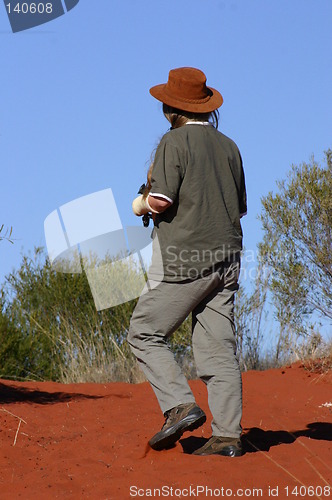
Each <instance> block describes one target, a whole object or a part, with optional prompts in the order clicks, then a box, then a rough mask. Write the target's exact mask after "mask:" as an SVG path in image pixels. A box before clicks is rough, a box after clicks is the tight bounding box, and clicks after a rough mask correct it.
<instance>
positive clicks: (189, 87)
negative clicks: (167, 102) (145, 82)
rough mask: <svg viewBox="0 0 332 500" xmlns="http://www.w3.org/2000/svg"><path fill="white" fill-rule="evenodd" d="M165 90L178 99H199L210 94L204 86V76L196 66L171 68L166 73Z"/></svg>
mask: <svg viewBox="0 0 332 500" xmlns="http://www.w3.org/2000/svg"><path fill="white" fill-rule="evenodd" d="M165 92H166V93H167V94H169V95H170V96H174V97H177V98H179V99H183V98H185V99H190V100H201V99H205V98H206V97H207V96H209V95H211V91H210V89H208V87H207V86H206V76H205V74H204V73H203V71H201V70H199V69H196V68H177V69H172V70H171V71H170V72H169V75H168V82H167V84H166V87H165Z"/></svg>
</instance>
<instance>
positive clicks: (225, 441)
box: [193, 436, 242, 457]
mask: <svg viewBox="0 0 332 500" xmlns="http://www.w3.org/2000/svg"><path fill="white" fill-rule="evenodd" d="M193 455H223V456H225V457H240V456H241V455H242V444H241V439H240V438H230V437H223V436H212V437H211V438H210V439H209V440H208V442H207V443H205V445H204V446H202V447H201V448H198V450H196V451H194V452H193Z"/></svg>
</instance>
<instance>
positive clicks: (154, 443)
mask: <svg viewBox="0 0 332 500" xmlns="http://www.w3.org/2000/svg"><path fill="white" fill-rule="evenodd" d="M205 421H206V415H205V413H203V412H202V414H201V415H199V416H197V415H188V416H187V417H185V418H183V419H182V420H180V422H178V423H177V424H175V425H173V426H172V427H170V428H169V429H167V430H166V431H160V432H158V433H157V434H156V435H155V436H153V438H151V439H150V441H149V445H150V446H151V448H152V449H154V450H158V451H159V450H164V449H166V448H170V447H171V446H172V445H173V444H174V443H176V441H178V440H179V439H180V438H181V436H182V434H183V433H184V432H186V431H194V430H195V429H198V427H200V426H201V425H203V424H204V422H205Z"/></svg>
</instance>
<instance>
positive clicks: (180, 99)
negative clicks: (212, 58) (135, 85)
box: [150, 68, 223, 113]
mask: <svg viewBox="0 0 332 500" xmlns="http://www.w3.org/2000/svg"><path fill="white" fill-rule="evenodd" d="M150 94H151V95H152V96H153V97H155V98H156V99H158V101H161V102H163V103H165V104H168V106H172V107H173V108H177V109H180V110H183V111H189V112H193V113H210V112H211V111H215V110H216V109H217V108H219V107H220V106H221V105H222V103H223V98H222V95H221V94H220V92H218V90H216V89H213V88H212V87H207V86H206V76H205V75H204V73H203V71H201V70H199V69H196V68H176V69H171V71H170V72H169V75H168V82H167V83H162V84H161V85H155V86H154V87H152V88H151V89H150Z"/></svg>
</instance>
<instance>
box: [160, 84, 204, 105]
mask: <svg viewBox="0 0 332 500" xmlns="http://www.w3.org/2000/svg"><path fill="white" fill-rule="evenodd" d="M164 92H165V94H167V95H168V97H170V98H171V99H176V100H177V101H180V102H187V103H188V104H189V103H190V104H201V103H202V104H204V103H205V102H208V101H209V100H210V98H211V96H210V95H207V96H206V97H203V98H202V99H187V98H186V97H178V96H175V95H174V94H173V95H172V94H169V93H168V92H167V87H165V88H164Z"/></svg>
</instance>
